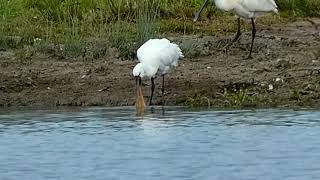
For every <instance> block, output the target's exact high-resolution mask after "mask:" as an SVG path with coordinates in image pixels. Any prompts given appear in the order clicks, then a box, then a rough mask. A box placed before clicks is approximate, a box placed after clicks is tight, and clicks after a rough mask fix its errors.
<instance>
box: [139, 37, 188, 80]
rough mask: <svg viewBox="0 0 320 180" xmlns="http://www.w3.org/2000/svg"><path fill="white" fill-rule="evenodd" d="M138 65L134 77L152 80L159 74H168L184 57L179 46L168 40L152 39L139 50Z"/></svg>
mask: <svg viewBox="0 0 320 180" xmlns="http://www.w3.org/2000/svg"><path fill="white" fill-rule="evenodd" d="M137 57H138V60H139V62H140V63H138V64H137V65H136V66H135V67H134V69H133V75H134V76H140V77H143V78H151V77H154V76H155V75H156V73H157V72H159V73H161V74H166V73H167V72H168V70H169V69H170V68H171V67H176V66H177V65H178V61H179V59H180V58H182V57H183V54H182V51H181V49H180V48H179V46H178V45H177V44H174V43H171V42H170V41H169V40H168V39H165V38H163V39H150V40H148V41H147V42H146V43H144V44H143V45H142V46H141V47H140V48H139V49H138V50H137Z"/></svg>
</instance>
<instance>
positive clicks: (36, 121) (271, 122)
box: [0, 108, 320, 180]
mask: <svg viewBox="0 0 320 180" xmlns="http://www.w3.org/2000/svg"><path fill="white" fill-rule="evenodd" d="M0 179H1V180H22V179H25V180H44V179H61V180H100V179H101V180H108V179H123V180H133V179H136V180H141V179H159V180H160V179H161V180H171V179H195V180H203V179H208V180H212V179H219V180H223V179H226V180H230V179H231V180H232V179H236V180H241V179H246V180H247V179H252V180H257V179H266V180H271V179H272V180H275V179H279V180H284V179H292V180H293V179H297V180H298V179H306V180H309V179H320V111H315V110H300V111H294V110H277V109H269V110H242V111H221V110H219V111H190V110H189V111H186V110H183V109H169V108H168V109H167V111H166V112H165V113H164V114H163V113H162V112H161V111H160V110H156V111H155V112H154V113H153V114H151V113H150V114H147V115H146V116H145V117H144V118H138V117H135V112H134V109H131V108H111V109H107V108H88V109H68V110H51V111H48V110H25V111H12V110H11V111H4V110H2V111H0Z"/></svg>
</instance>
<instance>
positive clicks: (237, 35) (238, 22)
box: [224, 17, 241, 55]
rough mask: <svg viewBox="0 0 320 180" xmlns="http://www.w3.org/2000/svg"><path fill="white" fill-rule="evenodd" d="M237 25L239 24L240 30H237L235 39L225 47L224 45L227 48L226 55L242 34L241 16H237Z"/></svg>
mask: <svg viewBox="0 0 320 180" xmlns="http://www.w3.org/2000/svg"><path fill="white" fill-rule="evenodd" d="M237 25H238V31H237V34H236V35H235V36H234V38H233V40H232V41H231V42H229V43H228V44H227V45H226V46H225V47H224V50H225V53H226V55H228V48H229V47H230V46H231V45H232V44H233V43H234V42H236V41H237V40H238V39H239V38H240V36H241V29H240V28H241V21H240V18H239V17H238V18H237Z"/></svg>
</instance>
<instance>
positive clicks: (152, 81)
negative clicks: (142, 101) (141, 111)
mask: <svg viewBox="0 0 320 180" xmlns="http://www.w3.org/2000/svg"><path fill="white" fill-rule="evenodd" d="M154 88H155V85H154V78H151V95H150V101H149V105H150V106H151V105H152V97H153V92H154Z"/></svg>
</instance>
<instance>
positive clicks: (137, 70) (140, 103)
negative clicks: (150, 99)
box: [132, 63, 146, 115]
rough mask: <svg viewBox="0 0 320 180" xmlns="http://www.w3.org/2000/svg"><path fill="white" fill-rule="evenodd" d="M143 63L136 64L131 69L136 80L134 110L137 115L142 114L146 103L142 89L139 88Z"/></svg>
mask: <svg viewBox="0 0 320 180" xmlns="http://www.w3.org/2000/svg"><path fill="white" fill-rule="evenodd" d="M143 73H144V71H143V64H142V63H139V64H137V65H136V66H135V67H134V68H133V71H132V74H133V76H134V77H135V81H136V110H137V113H138V115H141V114H143V112H144V110H145V107H146V104H145V102H144V98H143V94H142V89H141V78H142V77H143Z"/></svg>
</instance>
